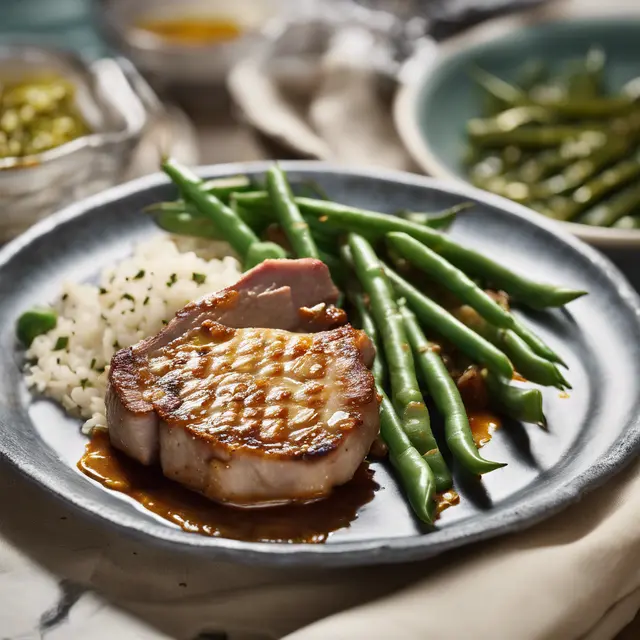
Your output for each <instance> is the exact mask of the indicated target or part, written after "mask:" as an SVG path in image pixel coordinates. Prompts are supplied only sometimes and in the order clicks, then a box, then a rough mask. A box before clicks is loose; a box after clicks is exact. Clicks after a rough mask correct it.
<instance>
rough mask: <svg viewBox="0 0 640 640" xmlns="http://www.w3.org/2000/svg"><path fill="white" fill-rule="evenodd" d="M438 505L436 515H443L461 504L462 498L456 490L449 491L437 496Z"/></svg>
mask: <svg viewBox="0 0 640 640" xmlns="http://www.w3.org/2000/svg"><path fill="white" fill-rule="evenodd" d="M436 503H437V505H436V513H438V514H441V513H442V512H443V511H444V510H445V509H448V508H449V507H455V506H456V505H457V504H459V503H460V496H459V494H458V492H457V491H455V490H454V489H449V490H448V491H443V492H442V493H438V494H437V495H436Z"/></svg>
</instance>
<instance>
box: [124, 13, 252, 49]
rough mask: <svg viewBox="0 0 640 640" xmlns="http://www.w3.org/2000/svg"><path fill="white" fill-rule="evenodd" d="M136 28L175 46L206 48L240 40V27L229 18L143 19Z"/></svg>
mask: <svg viewBox="0 0 640 640" xmlns="http://www.w3.org/2000/svg"><path fill="white" fill-rule="evenodd" d="M136 28H137V29H140V30H141V31H146V32H147V33H150V34H152V35H154V36H156V37H158V38H162V39H163V40H165V41H166V42H168V43H170V44H174V45H186V46H204V45H212V44H219V43H224V42H230V41H232V40H235V39H236V38H239V37H240V36H241V35H242V33H243V31H242V28H241V27H240V25H239V24H238V23H237V22H235V21H233V20H231V19H229V18H214V17H207V16H184V17H172V18H151V17H147V18H142V19H140V20H139V21H138V22H137V23H136Z"/></svg>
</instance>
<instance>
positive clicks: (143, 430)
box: [106, 258, 346, 464]
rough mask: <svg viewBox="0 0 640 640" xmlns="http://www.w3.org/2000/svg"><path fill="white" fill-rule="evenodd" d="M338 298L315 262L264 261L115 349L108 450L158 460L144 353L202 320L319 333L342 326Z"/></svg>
mask: <svg viewBox="0 0 640 640" xmlns="http://www.w3.org/2000/svg"><path fill="white" fill-rule="evenodd" d="M337 298H338V290H337V289H336V288H335V286H334V284H333V282H332V280H331V276H330V275H329V270H328V269H327V267H326V265H325V264H324V263H323V262H320V261H319V260H313V259H309V258H305V259H301V260H265V261H264V262H263V263H262V264H260V265H258V266H257V267H255V268H254V269H251V270H250V271H247V273H245V274H244V275H243V276H242V278H240V280H238V282H236V283H235V284H234V285H232V286H230V287H227V288H226V289H222V290H221V291H218V292H217V293H214V294H211V295H208V296H205V297H204V298H201V299H200V300H196V301H195V302H192V303H190V304H188V305H187V306H186V307H184V308H183V309H182V310H181V311H179V312H178V313H177V314H176V317H175V318H174V319H173V320H172V321H171V322H170V323H169V324H168V325H167V326H166V327H165V328H164V329H163V330H162V331H160V333H158V334H157V335H156V336H154V337H152V338H148V339H147V340H142V341H141V342H139V343H138V344H135V345H134V346H133V347H131V348H127V349H122V350H120V351H118V352H117V353H116V354H115V355H114V356H113V358H112V360H111V367H110V370H109V386H108V389H107V395H106V405H107V421H108V424H109V435H110V439H111V442H112V444H113V446H115V447H116V448H118V449H120V450H121V451H124V452H125V453H127V454H128V455H130V456H131V457H132V458H135V459H136V460H138V461H139V462H142V463H143V464H153V463H155V462H156V461H157V460H158V454H159V451H160V449H159V445H160V441H159V431H158V426H159V425H158V416H157V414H156V412H155V409H154V408H153V405H152V404H151V403H149V402H147V401H146V400H145V399H144V398H143V397H142V381H141V379H140V377H139V375H138V373H137V371H138V369H139V368H140V367H141V366H144V363H145V362H146V359H147V356H148V354H149V353H152V352H154V351H157V350H158V349H161V348H162V347H163V346H165V345H167V344H168V343H170V342H171V341H172V340H175V339H176V338H179V337H180V336H182V335H183V334H185V333H186V332H188V331H189V330H190V329H193V328H194V327H199V326H201V325H202V323H203V322H204V321H205V320H213V321H215V322H220V323H222V324H224V325H226V326H229V327H237V328H243V327H266V328H277V329H286V330H288V331H318V330H320V329H323V328H326V329H329V328H331V327H333V326H339V325H341V324H344V323H345V322H346V316H345V315H344V313H343V312H342V311H341V310H339V309H335V308H333V307H332V306H331V303H333V302H335V301H336V300H337Z"/></svg>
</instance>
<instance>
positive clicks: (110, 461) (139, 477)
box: [78, 431, 379, 543]
mask: <svg viewBox="0 0 640 640" xmlns="http://www.w3.org/2000/svg"><path fill="white" fill-rule="evenodd" d="M78 469H80V471H82V473H84V474H85V475H87V476H89V477H90V478H92V479H93V480H95V481H96V482H99V483H100V484H101V485H103V486H104V487H106V488H107V489H111V490H112V491H119V492H121V493H124V494H125V495H128V496H130V497H131V498H133V499H134V500H135V501H136V502H139V503H140V504H141V505H142V506H143V507H144V508H145V509H148V510H149V511H152V512H153V513H155V514H156V515H159V516H160V517H162V518H164V519H166V520H169V521H170V522H173V523H174V524H177V525H178V526H179V527H181V528H182V529H184V530H185V531H189V532H192V533H199V534H201V535H205V536H213V537H220V538H231V539H234V540H245V541H250V542H307V543H319V542H325V541H326V540H327V538H328V537H329V534H331V533H332V532H334V531H336V530H338V529H342V528H344V527H348V526H349V525H350V523H351V522H353V521H354V520H355V519H356V518H357V515H358V511H359V510H360V508H361V507H363V506H364V505H365V504H367V503H368V502H370V501H371V500H372V499H373V496H374V493H375V491H376V490H377V489H378V488H379V487H378V485H377V484H376V482H375V481H374V479H373V471H371V470H370V469H369V466H368V464H367V463H366V462H365V463H363V464H362V465H361V466H360V467H359V468H358V470H357V471H356V474H355V476H354V477H353V479H352V480H351V481H350V482H348V483H347V484H345V485H343V486H342V487H338V488H337V489H336V490H335V491H334V492H333V494H332V495H331V496H330V497H329V498H327V499H326V500H320V501H318V502H313V503H310V504H303V505H287V506H282V507H271V508H267V509H236V508H233V507H226V506H223V505H220V504H216V503H215V502H211V501H210V500H208V499H207V498H204V497H203V496H201V495H199V494H197V493H194V492H193V491H190V490H188V489H185V488H184V487H182V486H181V485H179V484H177V483H176V482H173V481H172V480H168V479H167V478H165V477H164V476H163V475H162V473H161V472H160V470H159V469H158V468H155V467H145V466H143V465H141V464H139V463H138V462H136V461H134V460H132V459H131V458H128V457H127V456H126V455H125V454H123V453H121V452H119V451H116V450H115V449H114V448H113V447H112V446H111V443H110V442H109V436H108V434H107V433H106V432H105V431H96V432H94V434H93V436H92V438H91V440H90V441H89V443H88V444H87V447H86V450H85V453H84V455H83V456H82V458H81V459H80V461H79V462H78Z"/></svg>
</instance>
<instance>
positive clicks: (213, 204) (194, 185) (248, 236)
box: [162, 158, 286, 269]
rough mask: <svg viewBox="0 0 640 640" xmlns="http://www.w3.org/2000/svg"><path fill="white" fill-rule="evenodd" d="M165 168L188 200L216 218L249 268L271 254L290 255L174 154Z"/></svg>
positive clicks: (223, 233) (164, 165)
mask: <svg viewBox="0 0 640 640" xmlns="http://www.w3.org/2000/svg"><path fill="white" fill-rule="evenodd" d="M162 169H163V170H164V172H165V173H166V174H167V175H168V176H169V177H170V178H171V180H173V182H174V183H175V184H176V186H177V187H178V188H179V189H180V191H181V192H182V195H183V196H184V198H185V200H188V201H191V202H192V203H193V204H194V205H195V207H196V208H197V209H198V211H199V212H200V213H201V214H202V215H203V216H207V217H209V218H210V219H211V220H212V221H213V223H214V224H215V225H216V227H217V228H218V229H219V230H220V233H221V234H222V235H223V237H224V238H225V239H226V240H227V242H228V243H229V244H230V245H231V246H232V247H233V249H234V250H235V251H236V252H237V253H238V254H239V255H240V256H242V258H243V261H244V266H245V268H246V269H250V268H251V267H254V266H256V265H257V264H260V263H261V262H262V261H263V260H266V259H268V258H284V257H286V253H285V251H284V249H283V248H282V247H280V246H278V245H277V244H275V243H273V242H261V241H260V240H259V239H258V236H256V234H255V233H254V232H253V231H252V230H251V228H250V227H248V226H247V225H246V224H245V223H244V222H243V221H242V219H241V218H240V217H239V216H238V215H237V214H236V213H235V211H233V209H231V208H229V207H228V206H226V205H225V204H224V203H222V202H221V201H220V200H219V199H218V198H216V197H215V196H214V195H212V194H210V193H207V192H206V191H204V190H203V189H202V180H200V178H198V176H196V175H195V174H194V173H192V172H191V171H189V170H188V169H186V168H184V167H181V166H180V165H179V164H178V163H177V162H176V161H175V160H173V159H170V158H169V159H166V160H165V161H164V162H163V163H162Z"/></svg>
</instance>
